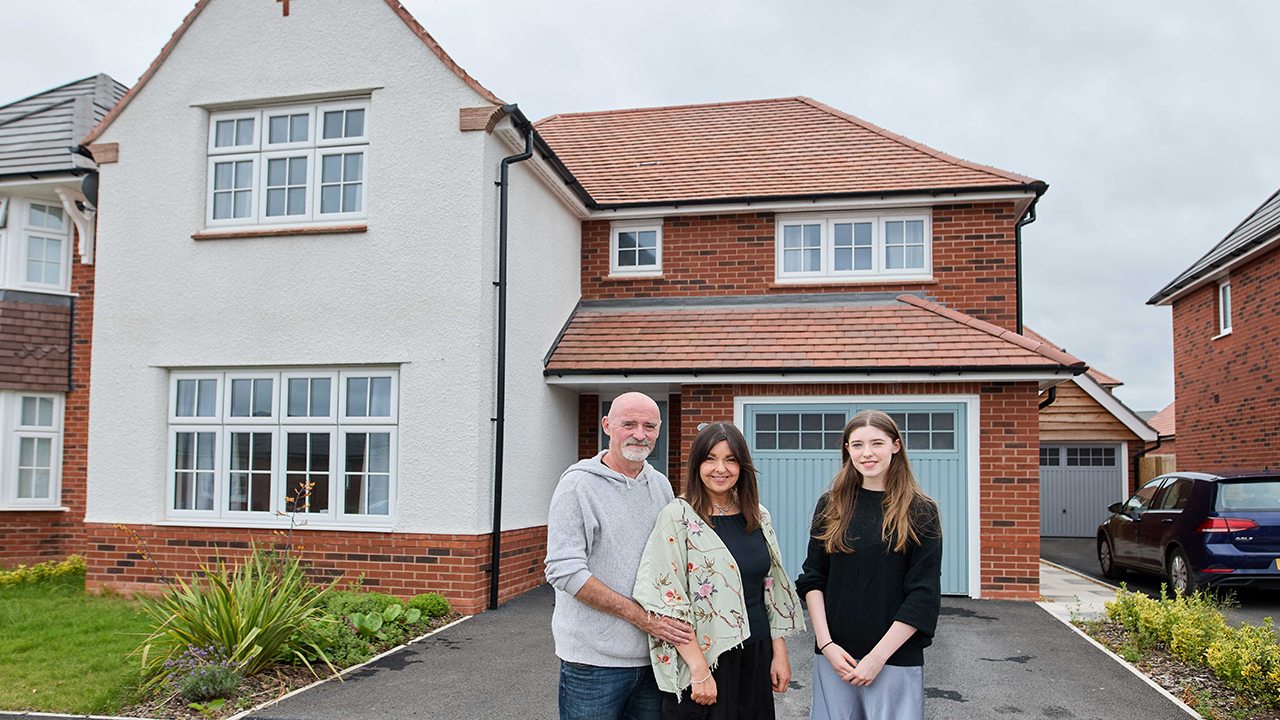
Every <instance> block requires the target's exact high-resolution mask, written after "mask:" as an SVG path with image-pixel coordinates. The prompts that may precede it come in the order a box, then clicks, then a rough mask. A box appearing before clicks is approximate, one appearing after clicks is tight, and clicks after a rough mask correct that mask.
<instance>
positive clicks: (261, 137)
mask: <svg viewBox="0 0 1280 720" xmlns="http://www.w3.org/2000/svg"><path fill="white" fill-rule="evenodd" d="M370 106H371V103H370V101H369V100H348V101H337V102H320V103H308V104H301V105H299V104H291V105H277V106H267V107H260V108H252V109H244V110H227V111H219V112H211V113H209V127H208V142H207V143H206V149H205V150H206V161H207V165H208V168H207V172H206V180H205V182H206V189H205V227H206V228H211V229H220V230H222V229H228V228H243V229H253V228H256V227H262V226H272V227H282V226H297V227H311V226H320V227H323V226H325V225H335V224H344V223H348V222H350V221H353V220H362V219H365V218H367V217H368V208H369V138H370V120H371V115H372V113H371V107H370ZM348 110H363V111H364V127H363V134H362V135H360V136H359V137H342V138H330V139H327V140H326V139H324V138H322V137H320V136H321V135H322V134H323V122H324V121H323V118H324V114H325V113H326V112H336V111H348ZM302 114H305V115H307V140H306V141H291V142H284V143H271V142H269V140H270V129H269V127H268V123H269V122H270V119H271V118H272V117H273V116H275V117H278V116H281V115H302ZM242 119H253V121H254V124H253V142H252V143H251V144H249V145H233V146H227V147H221V148H219V147H216V146H215V141H216V139H217V124H218V122H219V121H226V120H242ZM337 154H344V155H346V154H359V155H360V156H361V160H360V166H361V170H360V180H359V182H360V207H359V209H358V210H355V211H349V212H333V213H321V212H320V207H321V206H320V200H321V194H322V192H321V191H322V187H321V179H322V172H321V171H322V166H323V162H324V157H325V156H328V155H337ZM302 156H305V157H307V162H308V163H309V167H308V168H307V170H308V172H307V178H306V198H307V199H306V203H307V205H306V212H305V213H303V214H301V215H280V216H272V217H269V216H268V215H267V171H268V162H267V161H268V160H273V159H279V158H284V157H302ZM244 160H252V162H253V169H252V178H253V179H252V186H251V187H250V215H249V216H248V217H241V218H237V217H230V218H222V219H218V220H215V219H214V217H213V200H214V170H215V166H216V165H217V163H225V162H237V161H244ZM286 202H287V201H286ZM233 213H234V210H233Z"/></svg>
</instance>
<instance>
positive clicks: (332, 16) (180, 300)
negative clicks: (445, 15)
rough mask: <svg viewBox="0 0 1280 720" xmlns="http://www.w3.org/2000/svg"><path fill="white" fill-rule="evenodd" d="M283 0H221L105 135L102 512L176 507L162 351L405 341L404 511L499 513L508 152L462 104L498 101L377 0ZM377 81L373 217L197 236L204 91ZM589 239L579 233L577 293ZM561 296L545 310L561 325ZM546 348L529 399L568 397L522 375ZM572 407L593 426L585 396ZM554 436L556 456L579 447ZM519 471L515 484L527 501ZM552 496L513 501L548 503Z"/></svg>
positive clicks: (442, 518) (201, 361)
mask: <svg viewBox="0 0 1280 720" xmlns="http://www.w3.org/2000/svg"><path fill="white" fill-rule="evenodd" d="M280 10H281V7H280V5H279V4H278V3H271V2H262V1H261V0H213V2H211V3H210V4H209V5H208V7H207V8H206V9H205V10H204V11H203V13H202V14H201V15H200V16H199V17H198V18H197V19H196V21H195V23H194V24H193V25H192V27H191V28H190V29H189V30H188V31H187V33H186V34H185V35H184V37H183V38H182V40H181V41H180V42H179V44H178V46H177V48H176V49H175V50H174V51H173V53H172V54H171V55H170V57H169V58H168V59H167V61H166V62H165V63H164V65H163V66H162V67H161V68H160V70H159V71H158V72H157V73H156V74H155V76H154V77H153V78H152V79H151V80H150V82H149V84H148V85H147V86H146V87H144V88H143V89H142V90H141V91H140V92H139V93H138V95H137V96H136V97H135V98H134V100H133V101H132V104H131V105H130V106H129V107H128V109H127V110H126V111H125V112H124V113H122V115H121V116H120V118H119V119H118V120H117V121H116V122H115V123H114V124H113V125H112V126H111V127H110V128H109V129H108V130H107V132H106V133H105V134H104V135H103V136H102V137H101V138H100V139H99V140H98V142H103V143H119V146H120V160H119V162H118V163H116V164H111V165H106V166H104V167H103V169H102V176H101V193H100V200H101V211H102V212H101V215H100V220H99V235H98V237H99V240H98V246H99V257H98V263H97V278H96V282H97V288H96V291H97V297H96V308H95V310H96V314H95V318H94V319H95V323H94V342H93V377H92V382H93V385H92V394H91V415H90V442H89V491H88V512H87V518H86V519H87V520H88V521H89V522H126V523H150V522H157V521H161V520H163V519H164V516H165V501H164V497H165V486H166V483H167V482H168V480H167V477H166V442H167V424H166V412H165V410H166V406H167V402H168V394H167V393H168V388H167V384H166V380H165V378H166V368H188V367H239V366H285V367H291V366H308V365H329V364H355V365H368V364H377V363H398V364H400V411H399V452H398V462H399V467H398V483H399V484H398V502H397V506H396V522H395V526H394V530H396V531H398V532H432V533H459V534H472V533H479V532H485V531H487V530H488V529H489V522H490V508H491V506H490V503H489V488H490V485H491V446H492V427H491V426H492V423H491V421H490V417H491V415H492V411H493V388H492V382H493V378H492V362H491V359H492V347H493V310H492V308H493V302H494V298H493V295H494V292H493V285H492V280H493V276H492V272H491V268H492V260H491V258H488V257H486V256H487V255H488V254H490V253H491V252H492V247H493V245H494V237H495V235H496V222H495V221H494V220H493V218H494V217H495V215H496V210H495V209H494V208H495V205H496V197H495V195H494V193H493V184H492V180H493V179H494V177H495V174H496V163H495V162H493V158H492V155H493V153H492V152H490V151H488V150H487V149H486V145H487V144H488V145H492V144H493V142H492V140H491V139H490V140H488V141H486V138H488V137H489V136H488V135H486V134H485V133H483V132H468V133H463V132H460V131H459V130H458V110H459V108H461V107H475V106H480V105H485V104H487V103H486V102H485V101H484V100H483V99H482V98H481V97H480V96H479V95H478V94H477V93H476V92H475V91H474V90H472V89H471V88H469V87H468V86H467V85H466V84H465V83H463V82H462V81H461V80H460V79H459V78H458V77H457V76H456V75H455V74H453V73H452V72H451V71H450V70H449V69H448V68H446V67H444V65H443V64H442V63H441V62H440V61H439V60H438V59H437V58H436V56H435V55H434V54H433V53H432V52H431V51H430V50H429V49H428V48H427V47H426V45H425V44H424V43H423V42H422V41H421V40H420V39H419V38H418V37H416V36H415V35H413V34H412V32H411V31H410V30H409V29H408V28H407V27H406V26H405V25H404V23H403V22H401V21H400V19H399V18H397V17H396V16H395V15H394V13H392V11H391V10H390V9H389V7H388V6H387V5H386V3H384V2H382V0H358V1H352V0H342V1H341V2H339V0H309V1H308V2H298V3H294V4H293V5H292V6H291V9H290V16H289V17H287V18H282V17H281V13H280ZM360 88H378V89H376V90H374V92H373V95H372V106H371V110H370V118H369V123H370V144H369V149H368V157H367V163H368V187H367V198H368V200H367V207H368V221H367V222H368V227H369V230H368V232H367V233H361V234H351V235H318V236H297V237H278V238H255V239H247V240H245V239H241V240H214V241H195V240H192V239H191V234H192V233H194V232H197V231H199V230H201V229H202V228H203V227H204V213H205V178H206V172H207V159H206V154H205V148H206V143H207V137H208V115H207V112H206V111H205V110H204V109H203V108H201V107H195V106H194V105H196V104H210V103H224V102H236V101H248V100H257V99H270V98H274V97H288V96H297V95H307V94H312V93H335V92H342V91H348V90H355V89H360ZM521 182H522V184H523V185H527V186H532V185H533V183H532V182H525V181H521ZM517 194H519V193H518V192H517ZM544 205H545V207H546V208H549V207H550V205H549V204H545V203H544ZM538 211H540V209H539V208H530V209H529V212H538ZM529 223H530V226H531V227H532V226H534V225H536V223H535V222H534V221H529ZM551 224H552V225H554V228H552V229H554V230H555V231H556V232H562V231H563V230H564V227H567V225H566V224H565V223H563V222H560V221H555V222H552V223H551ZM574 225H575V233H576V222H575V223H574ZM520 237H522V241H523V238H527V237H530V236H520ZM531 241H532V240H529V241H525V242H526V244H525V245H523V246H522V247H528V244H527V243H528V242H531ZM576 243H577V238H576V235H575V236H574V238H573V239H572V244H573V248H572V249H571V250H569V251H566V253H565V256H566V257H567V256H568V255H569V254H570V253H572V255H573V263H572V265H571V267H572V270H573V273H574V277H573V282H574V287H573V289H572V293H571V295H572V297H571V298H570V299H567V300H565V301H564V302H567V303H568V304H569V306H570V307H571V306H572V303H573V302H574V300H576V298H577V290H576V282H577V276H576V272H577V270H576V268H577V262H578V261H577V254H576V253H577V250H576ZM522 252H523V250H522ZM521 282H522V283H523V282H524V281H523V280H521ZM513 285H514V283H513ZM521 287H527V285H521ZM542 288H543V290H544V291H545V286H542ZM523 302H527V303H530V305H531V306H532V305H533V304H536V303H537V300H536V299H533V300H529V299H526V300H524V301H523ZM513 304H517V305H518V304H519V303H513ZM558 304H561V305H562V304H563V302H561V303H558ZM557 312H558V309H557ZM566 317H567V311H564V312H560V313H559V317H558V318H555V319H547V320H546V323H549V324H555V325H556V327H557V330H558V328H559V324H561V323H563V322H564V318H566ZM517 322H532V321H531V320H530V319H529V318H528V317H526V318H525V319H524V320H522V321H517ZM514 324H515V323H513V325H514ZM539 327H540V326H539ZM517 332H518V333H519V334H520V335H519V337H520V340H519V342H517V343H514V344H513V348H512V355H513V356H514V355H516V354H517V353H524V352H526V351H527V349H528V348H529V347H532V346H537V345H539V344H541V347H540V349H537V350H536V362H537V363H538V364H539V366H540V363H541V357H542V354H543V353H545V352H546V348H547V347H549V343H550V338H554V336H555V334H554V332H553V333H552V334H551V335H550V337H548V338H546V339H545V341H544V340H543V338H541V337H537V338H532V337H528V336H526V335H525V334H524V333H525V331H524V330H518V331H517ZM534 334H540V333H534ZM534 361H535V358H532V357H530V358H523V357H522V358H520V359H519V360H518V361H517V362H515V363H513V364H514V365H519V367H520V368H521V371H520V372H521V373H522V375H521V376H520V377H521V379H520V380H518V381H517V382H514V383H513V395H515V394H516V393H517V392H519V393H522V394H523V395H525V396H529V397H533V403H532V405H531V406H530V407H532V408H533V409H532V410H525V409H524V408H523V407H522V408H521V409H520V410H519V411H518V412H519V413H523V414H522V415H520V417H522V418H525V419H526V420H525V421H526V422H528V420H527V418H530V417H537V416H539V414H540V413H548V412H552V411H554V412H556V413H558V414H559V415H565V414H566V413H565V412H564V411H563V407H564V406H567V401H565V400H563V399H552V396H553V395H554V393H555V392H556V391H551V390H548V389H546V388H542V389H541V391H540V393H541V396H540V397H534V393H533V392H532V391H529V390H526V389H524V388H527V387H528V386H529V385H530V384H531V381H529V380H528V379H526V378H525V377H524V376H525V375H527V366H528V363H529V362H534ZM538 381H539V382H541V376H540V374H539V376H538ZM516 387H519V388H521V389H520V390H516V389H515V388H516ZM573 417H574V423H573V426H574V427H575V428H576V406H575V412H574V413H573ZM509 427H510V426H509ZM512 431H513V432H519V430H518V428H515V427H512ZM534 445H535V446H536V448H537V450H536V452H540V453H543V454H544V455H545V454H548V452H549V450H550V448H549V445H548V444H547V443H546V442H545V440H544V441H542V442H537V443H534ZM521 447H522V448H528V447H529V445H528V444H526V445H522V446H521ZM549 454H550V455H551V456H552V458H553V459H551V460H545V461H546V462H548V463H551V462H554V463H556V464H561V463H562V462H563V460H564V458H565V457H568V456H569V455H571V454H572V451H571V450H569V451H564V452H562V451H558V450H556V451H550V452H549ZM508 458H509V461H508V466H509V467H512V466H513V463H512V458H513V456H512V454H510V452H509V454H508ZM519 467H520V460H519V459H515V461H514V468H519ZM514 472H518V470H514ZM509 477H510V475H509ZM551 482H554V481H553V480H552V481H551ZM514 484H515V485H516V487H521V483H520V482H516V483H514ZM521 492H523V491H517V494H516V495H513V496H512V497H513V498H514V497H520V498H521V500H522V501H523V499H524V496H523V495H521V494H519V493H521ZM548 492H549V491H548ZM548 497H549V496H548ZM530 502H532V501H530ZM539 502H541V497H539ZM541 504H542V506H541V507H540V508H538V512H537V513H532V514H531V515H528V516H527V517H526V516H524V515H522V514H520V513H519V512H513V513H512V514H510V515H508V517H518V518H520V520H519V522H518V523H516V524H517V525H518V524H538V521H537V515H538V514H539V513H541V516H542V518H543V520H542V522H545V511H546V508H545V503H541ZM508 507H511V505H510V504H509V505H508Z"/></svg>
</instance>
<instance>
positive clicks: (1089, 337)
mask: <svg viewBox="0 0 1280 720" xmlns="http://www.w3.org/2000/svg"><path fill="white" fill-rule="evenodd" d="M215 1H217V0H215ZM257 1H259V2H272V1H273V0H257ZM337 1H338V0H292V2H293V3H295V4H296V5H302V4H304V3H309V2H317V3H318V2H337ZM341 1H342V2H378V1H379V0H341ZM193 4H194V2H193V0H39V2H34V1H32V0H0V8H3V13H2V14H0V17H3V18H4V20H3V22H4V25H5V27H6V32H5V33H4V35H5V41H4V42H3V43H0V103H5V102H10V101H13V100H17V99H19V98H22V97H25V96H27V95H31V94H34V93H37V92H40V91H42V90H45V89H48V88H50V87H54V86H57V85H61V84H63V83H66V82H69V81H71V80H75V79H78V78H81V77H84V76H87V75H92V74H95V73H98V72H105V73H107V74H109V75H111V76H113V77H114V78H116V79H117V80H119V81H121V82H123V83H126V84H129V85H132V84H133V83H134V82H136V81H137V79H138V77H139V76H140V75H141V74H142V72H143V71H144V70H145V69H146V67H147V65H148V64H149V63H150V62H151V60H152V59H153V58H154V57H155V56H156V54H157V53H158V52H159V51H160V48H161V47H162V46H163V45H164V43H165V42H166V41H167V40H168V38H169V35H170V34H171V33H172V32H173V30H174V29H175V28H177V26H178V25H179V23H180V22H181V20H182V18H183V16H185V15H186V13H187V12H188V11H189V10H190V9H191V7H192V6H193ZM404 4H405V6H406V7H408V8H409V10H410V12H412V13H413V14H414V16H415V17H416V18H417V19H418V21H419V22H421V23H422V25H423V26H424V27H426V28H427V30H428V32H430V33H431V34H432V35H433V36H434V37H435V39H436V40H437V41H438V42H439V43H440V44H441V45H442V46H443V47H444V48H445V50H446V51H447V52H448V53H449V54H450V55H451V56H452V57H453V59H454V60H455V61H457V62H458V64H460V65H461V66H462V67H464V68H465V69H466V70H467V71H468V72H469V73H470V74H471V75H472V76H473V77H475V78H476V79H478V80H479V81H480V82H481V83H482V84H483V85H485V86H486V87H488V88H489V89H490V90H492V91H493V92H494V93H496V94H497V95H498V96H499V97H501V98H503V99H504V100H506V101H507V102H516V103H519V104H520V107H521V108H522V109H523V110H524V112H525V114H526V115H528V116H529V117H532V118H540V117H545V116H547V115H551V114H555V113H560V112H578V111H587V110H608V109H616V108H627V107H645V106H653V105H678V104H689V103H705V102H721V101H728V100H746V99H757V98H769V97H788V96H794V95H806V96H809V97H812V98H815V99H817V100H819V101H821V102H824V103H826V104H828V105H832V106H834V107H836V108H839V109H841V110H843V111H845V112H848V113H851V114H853V115H857V116H859V117H861V118H864V119H866V120H868V121H870V122H873V123H875V124H877V125H880V126H882V127H885V128H888V129H889V130H892V131H894V132H897V133H900V134H902V135H906V136H907V137H909V138H911V139H913V140H916V141H919V142H922V143H925V144H926V145H930V146H932V147H934V148H937V149H939V150H942V151H944V152H947V153H950V154H952V155H956V156H959V157H962V158H965V159H968V160H972V161H974V162H979V163H983V164H987V165H994V166H996V167H999V168H1002V169H1005V170H1010V171H1013V172H1017V173H1021V174H1023V175H1029V176H1031V177H1034V178H1037V179H1040V180H1044V181H1045V182H1048V183H1049V185H1050V188H1049V192H1048V193H1047V194H1046V195H1045V197H1044V198H1043V199H1042V200H1041V202H1040V205H1039V209H1038V215H1039V219H1038V220H1037V222H1036V223H1035V224H1034V225H1031V226H1029V227H1027V228H1026V230H1025V232H1024V234H1023V238H1024V244H1025V254H1024V263H1025V265H1024V267H1025V271H1026V284H1025V294H1024V297H1025V318H1026V323H1027V325H1029V326H1030V327H1032V328H1034V329H1035V330H1037V331H1039V332H1040V333H1042V334H1044V335H1045V336H1047V337H1048V338H1050V339H1051V340H1053V341H1055V342H1056V343H1058V344H1059V345H1062V346H1064V347H1066V349H1067V350H1068V351H1070V352H1072V353H1073V354H1075V355H1077V356H1078V357H1080V358H1082V359H1084V360H1085V361H1087V362H1088V363H1089V364H1090V365H1093V366H1095V367H1097V368H1099V369H1100V370H1102V371H1104V372H1107V373H1109V374H1111V375H1113V376H1116V377H1118V378H1119V379H1120V380H1122V381H1124V383H1125V384H1124V387H1122V388H1120V389H1119V390H1118V391H1117V394H1118V395H1119V396H1120V398H1121V399H1122V400H1124V401H1125V402H1126V403H1127V404H1128V405H1129V406H1130V407H1132V408H1133V409H1135V410H1158V409H1160V408H1162V407H1164V406H1165V405H1166V404H1168V403H1169V402H1170V401H1171V400H1172V399H1173V367H1172V354H1173V351H1172V344H1171V343H1172V339H1171V337H1172V331H1171V327H1170V311H1169V309H1168V308H1154V307H1150V306H1147V305H1146V304H1145V302H1146V300H1147V298H1149V297H1150V296H1151V295H1152V294H1154V293H1155V292H1156V291H1157V290H1159V289H1160V288H1161V287H1162V286H1163V285H1164V284H1165V283H1167V282H1168V281H1169V280H1171V279H1173V277H1174V276H1175V275H1177V273H1178V272H1180V271H1181V270H1183V269H1185V268H1186V267H1188V266H1189V265H1190V264H1191V263H1193V262H1194V261H1195V260H1196V259H1197V258H1199V257H1200V256H1201V255H1202V254H1204V253H1205V252H1207V251H1208V250H1209V248H1210V247H1212V246H1213V245H1214V244H1215V243H1216V242H1218V241H1219V240H1221V239H1222V237H1223V236H1225V235H1226V234H1227V233H1228V232H1229V231H1230V230H1231V229H1232V228H1233V227H1235V225H1236V224H1237V223H1239V222H1240V221H1241V220H1242V219H1244V217H1245V216H1246V215H1247V214H1248V213H1249V212H1250V211H1251V210H1253V209H1254V208H1255V207H1257V206H1258V205H1259V204H1261V203H1262V201H1263V200H1265V199H1266V198H1267V196H1268V195H1270V194H1271V193H1272V192H1273V191H1275V190H1276V188H1277V187H1278V186H1280V144H1277V142H1276V141H1275V138H1276V136H1277V134H1276V132H1275V131H1274V128H1275V126H1276V115H1277V112H1276V111H1277V108H1276V105H1277V103H1276V101H1275V100H1274V97H1275V93H1274V89H1275V78H1276V77H1280V44H1278V43H1276V42H1275V40H1274V34H1275V28H1277V27H1280V22H1278V21H1280V4H1277V3H1275V2H1262V1H1242V0H1236V1H1233V2H1230V3H1205V2H1172V1H1162V2H1140V1H1137V0H1125V1H1124V2H1116V1H1115V0H1108V1H1107V2H1081V1H1078V0H1073V1H1072V2H1056V3H1050V2H1025V0H1023V1H1019V2H1012V1H1009V2H973V1H967V2H955V1H954V0H950V1H940V2H909V1H903V0H899V1H897V2H884V1H883V0H881V1H880V2H875V3H868V2H850V1H844V2H797V1H794V0H793V1H792V2H777V1H776V0H775V1H773V2H759V1H756V0H734V1H733V2H722V1H719V0H701V1H700V2H690V0H678V1H669V0H649V1H648V2H606V1H604V0H568V1H566V0H542V2H539V3H534V4H531V3H527V2H520V3H517V2H483V1H480V0H404Z"/></svg>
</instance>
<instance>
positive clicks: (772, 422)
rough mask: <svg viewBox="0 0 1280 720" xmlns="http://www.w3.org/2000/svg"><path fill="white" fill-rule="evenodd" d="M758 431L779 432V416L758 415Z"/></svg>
mask: <svg viewBox="0 0 1280 720" xmlns="http://www.w3.org/2000/svg"><path fill="white" fill-rule="evenodd" d="M756 429H757V430H777V429H778V416H777V415H774V414H772V413H770V414H768V415H756Z"/></svg>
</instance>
